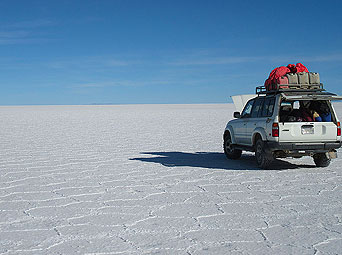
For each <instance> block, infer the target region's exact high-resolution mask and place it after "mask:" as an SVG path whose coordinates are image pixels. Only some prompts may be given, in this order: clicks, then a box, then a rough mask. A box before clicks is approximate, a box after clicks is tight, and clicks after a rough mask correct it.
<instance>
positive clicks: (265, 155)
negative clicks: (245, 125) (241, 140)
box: [255, 139, 274, 169]
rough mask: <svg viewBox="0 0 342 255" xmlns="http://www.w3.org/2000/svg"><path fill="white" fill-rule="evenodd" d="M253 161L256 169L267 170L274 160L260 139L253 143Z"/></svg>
mask: <svg viewBox="0 0 342 255" xmlns="http://www.w3.org/2000/svg"><path fill="white" fill-rule="evenodd" d="M255 159H256V162H257V165H258V167H260V168H262V169H268V168H269V166H270V165H271V163H272V162H273V160H274V157H273V155H272V152H271V151H269V150H268V149H267V148H266V147H265V144H264V142H263V141H262V140H261V139H258V140H257V141H256V143H255Z"/></svg>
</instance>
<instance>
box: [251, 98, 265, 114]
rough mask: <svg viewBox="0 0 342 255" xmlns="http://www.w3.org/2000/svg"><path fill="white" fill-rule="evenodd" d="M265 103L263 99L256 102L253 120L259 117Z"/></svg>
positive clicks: (253, 109)
mask: <svg viewBox="0 0 342 255" xmlns="http://www.w3.org/2000/svg"><path fill="white" fill-rule="evenodd" d="M263 102H264V99H263V98H258V99H256V100H255V103H254V105H253V108H252V113H251V118H257V117H258V116H259V111H260V109H261V108H262V104H263Z"/></svg>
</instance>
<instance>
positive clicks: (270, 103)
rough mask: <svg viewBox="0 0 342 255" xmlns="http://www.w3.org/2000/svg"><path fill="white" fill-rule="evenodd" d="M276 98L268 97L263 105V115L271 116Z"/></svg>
mask: <svg viewBox="0 0 342 255" xmlns="http://www.w3.org/2000/svg"><path fill="white" fill-rule="evenodd" d="M274 103H275V98H274V97H273V98H266V99H265V101H264V104H263V107H262V113H261V117H271V116H272V115H273V109H274Z"/></svg>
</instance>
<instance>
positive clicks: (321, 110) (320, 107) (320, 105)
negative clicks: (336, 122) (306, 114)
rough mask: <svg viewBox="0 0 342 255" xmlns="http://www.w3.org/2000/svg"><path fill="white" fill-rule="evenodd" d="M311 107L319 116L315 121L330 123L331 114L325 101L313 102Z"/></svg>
mask: <svg viewBox="0 0 342 255" xmlns="http://www.w3.org/2000/svg"><path fill="white" fill-rule="evenodd" d="M311 105H312V109H314V110H315V111H316V112H317V114H318V115H319V117H318V118H317V120H316V119H315V120H316V121H323V122H331V112H330V108H329V106H328V104H327V102H326V101H313V102H312V103H311Z"/></svg>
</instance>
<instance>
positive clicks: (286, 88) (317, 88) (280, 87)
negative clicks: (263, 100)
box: [255, 83, 325, 95]
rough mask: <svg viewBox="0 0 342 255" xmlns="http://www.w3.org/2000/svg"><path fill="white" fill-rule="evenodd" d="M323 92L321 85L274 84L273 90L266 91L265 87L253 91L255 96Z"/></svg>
mask: <svg viewBox="0 0 342 255" xmlns="http://www.w3.org/2000/svg"><path fill="white" fill-rule="evenodd" d="M322 91H325V89H323V84H322V83H320V84H275V88H274V89H273V90H266V87H265V86H258V87H256V89H255V94H257V95H260V94H264V95H271V94H279V93H282V92H310V93H312V92H322Z"/></svg>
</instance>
